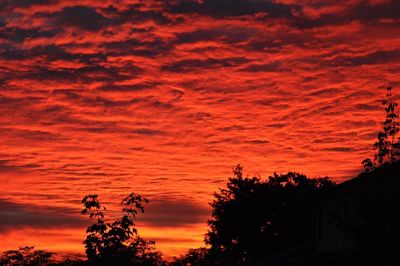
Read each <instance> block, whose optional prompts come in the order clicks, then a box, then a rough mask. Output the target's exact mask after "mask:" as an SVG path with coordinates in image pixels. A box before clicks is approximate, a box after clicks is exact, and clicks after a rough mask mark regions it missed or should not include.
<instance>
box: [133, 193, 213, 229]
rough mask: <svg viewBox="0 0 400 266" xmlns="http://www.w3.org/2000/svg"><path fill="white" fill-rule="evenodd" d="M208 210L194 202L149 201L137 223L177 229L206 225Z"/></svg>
mask: <svg viewBox="0 0 400 266" xmlns="http://www.w3.org/2000/svg"><path fill="white" fill-rule="evenodd" d="M209 214H210V210H209V209H208V208H206V207H205V206H200V205H198V204H196V203H194V202H191V201H187V200H181V201H175V200H172V199H159V200H153V201H150V203H149V204H148V205H147V206H146V210H145V213H144V214H143V215H142V216H139V217H138V218H139V221H142V222H144V223H146V225H149V226H154V227H178V226H185V225H191V224H195V223H206V222H207V218H208V217H209Z"/></svg>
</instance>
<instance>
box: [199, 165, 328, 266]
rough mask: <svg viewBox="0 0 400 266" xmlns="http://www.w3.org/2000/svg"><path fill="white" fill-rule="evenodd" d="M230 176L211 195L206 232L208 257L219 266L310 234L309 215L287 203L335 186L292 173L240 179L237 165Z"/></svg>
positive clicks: (242, 260) (241, 261)
mask: <svg viewBox="0 0 400 266" xmlns="http://www.w3.org/2000/svg"><path fill="white" fill-rule="evenodd" d="M233 174H234V176H233V177H231V178H229V180H228V183H227V187H226V188H223V189H220V191H219V192H218V193H215V195H214V196H215V199H214V201H213V202H212V203H211V207H212V208H213V210H212V219H211V220H209V226H210V230H209V231H208V233H207V234H206V236H205V242H206V244H208V245H210V250H209V256H210V257H212V259H211V260H212V261H215V262H216V263H217V264H218V265H248V264H249V263H251V261H252V260H253V259H254V258H256V257H258V256H262V255H267V254H268V253H272V252H274V251H277V250H279V249H281V248H286V247H288V246H290V245H293V244H296V243H297V242H299V241H304V238H306V237H308V235H311V232H310V230H311V216H310V215H309V214H310V213H308V212H307V210H303V209H302V208H301V205H297V206H296V207H295V208H294V209H293V208H290V207H289V206H290V204H292V203H296V202H297V203H296V204H298V203H300V202H302V201H305V200H307V199H309V198H310V197H312V196H313V195H315V194H316V193H318V192H321V191H324V190H326V189H328V188H330V187H332V186H333V184H334V183H333V182H332V181H330V180H329V179H328V178H326V177H325V178H315V179H311V178H308V177H306V176H305V175H302V174H299V173H295V172H289V173H287V174H283V175H279V174H274V175H273V176H270V177H269V178H268V180H261V179H260V178H258V177H251V178H249V177H244V176H243V168H242V167H241V166H240V165H238V166H236V167H235V168H234V169H233ZM293 221H296V222H295V223H293Z"/></svg>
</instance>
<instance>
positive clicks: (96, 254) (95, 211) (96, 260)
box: [82, 193, 163, 265]
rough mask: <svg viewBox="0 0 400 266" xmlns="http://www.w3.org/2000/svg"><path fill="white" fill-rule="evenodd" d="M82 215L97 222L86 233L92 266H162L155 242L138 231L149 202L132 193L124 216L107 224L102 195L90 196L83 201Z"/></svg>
mask: <svg viewBox="0 0 400 266" xmlns="http://www.w3.org/2000/svg"><path fill="white" fill-rule="evenodd" d="M82 203H83V206H84V209H83V210H82V214H87V215H89V218H90V219H91V220H93V221H95V223H94V224H92V225H91V226H89V227H88V228H87V230H86V233H87V235H86V239H85V241H83V243H84V245H85V250H86V255H87V258H88V261H89V263H91V264H93V265H162V264H163V262H162V258H161V254H160V253H159V252H157V251H156V250H155V247H154V242H152V241H145V240H144V239H143V238H141V237H140V236H139V235H138V232H137V229H136V227H135V222H134V221H135V219H136V215H137V214H138V213H139V212H141V213H143V212H144V204H145V203H148V200H147V199H146V198H144V197H142V196H140V195H138V194H135V193H131V194H130V195H129V196H127V197H126V198H125V199H123V200H122V205H123V206H124V207H123V209H122V212H123V216H122V217H121V218H120V219H117V220H115V221H113V222H112V223H109V222H106V221H105V220H104V211H105V210H106V208H105V207H104V206H102V205H101V203H100V202H99V200H98V195H95V194H89V195H87V196H85V197H84V198H83V199H82Z"/></svg>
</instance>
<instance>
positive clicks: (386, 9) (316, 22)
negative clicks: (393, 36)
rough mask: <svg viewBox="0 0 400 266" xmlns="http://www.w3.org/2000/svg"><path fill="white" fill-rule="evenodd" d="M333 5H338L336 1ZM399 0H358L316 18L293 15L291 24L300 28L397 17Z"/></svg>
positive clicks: (322, 3) (321, 4)
mask: <svg viewBox="0 0 400 266" xmlns="http://www.w3.org/2000/svg"><path fill="white" fill-rule="evenodd" d="M333 4H334V5H340V3H338V2H337V1H335V2H334V3H333ZM319 5H320V7H324V6H325V7H326V6H330V5H332V3H329V2H325V3H324V2H321V3H319ZM399 10H400V2H399V1H397V0H391V1H390V0H389V1H382V2H381V3H375V4H372V3H371V2H370V1H368V0H362V1H360V2H359V3H358V4H357V5H356V6H354V7H350V8H348V9H346V10H343V11H341V12H336V13H327V14H322V15H321V16H318V18H315V19H313V18H308V17H306V16H298V17H294V18H293V20H292V21H291V23H292V25H293V26H295V27H298V28H301V29H309V28H316V27H322V26H329V25H343V24H347V23H350V22H352V21H360V22H362V23H364V24H368V23H377V22H378V20H380V19H397V18H398V17H399Z"/></svg>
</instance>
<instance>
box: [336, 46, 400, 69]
mask: <svg viewBox="0 0 400 266" xmlns="http://www.w3.org/2000/svg"><path fill="white" fill-rule="evenodd" d="M399 60H400V50H389V51H377V52H373V53H369V54H367V55H362V56H354V57H341V58H337V59H335V60H333V61H331V62H329V64H330V65H334V66H361V65H374V64H384V63H388V62H395V61H399Z"/></svg>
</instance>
